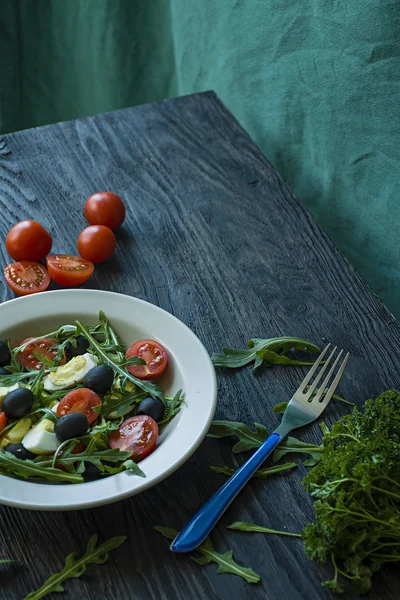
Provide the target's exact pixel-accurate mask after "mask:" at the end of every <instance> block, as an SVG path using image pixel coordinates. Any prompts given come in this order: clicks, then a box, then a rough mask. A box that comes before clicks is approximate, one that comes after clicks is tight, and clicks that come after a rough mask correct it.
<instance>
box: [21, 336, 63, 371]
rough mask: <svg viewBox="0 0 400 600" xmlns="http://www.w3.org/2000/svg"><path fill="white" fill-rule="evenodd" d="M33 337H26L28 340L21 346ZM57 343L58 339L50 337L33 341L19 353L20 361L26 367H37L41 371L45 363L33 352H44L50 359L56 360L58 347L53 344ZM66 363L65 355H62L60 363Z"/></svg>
mask: <svg viewBox="0 0 400 600" xmlns="http://www.w3.org/2000/svg"><path fill="white" fill-rule="evenodd" d="M31 339H32V338H26V340H24V341H23V342H21V343H20V346H22V345H23V344H26V342H29V340H31ZM56 345H57V342H56V340H53V339H52V338H48V337H46V338H42V339H41V340H36V341H34V342H31V343H30V344H28V345H27V346H26V347H25V350H22V351H21V352H19V353H18V358H19V362H20V363H21V365H22V366H23V367H24V368H25V369H37V370H38V371H40V369H41V368H42V367H43V365H42V363H41V362H40V360H39V359H38V358H36V356H35V355H34V354H33V353H34V352H35V353H36V354H42V355H43V356H44V357H45V358H47V359H48V360H54V359H55V357H56V355H57V349H56V348H52V346H56ZM64 363H65V355H64V356H63V357H62V359H61V362H60V365H63V364H64Z"/></svg>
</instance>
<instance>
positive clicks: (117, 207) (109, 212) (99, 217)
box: [84, 192, 125, 231]
mask: <svg viewBox="0 0 400 600" xmlns="http://www.w3.org/2000/svg"><path fill="white" fill-rule="evenodd" d="M84 212H85V217H86V219H87V221H88V223H90V225H105V226H106V227H109V228H110V229H112V230H113V231H114V230H115V229H118V227H121V225H122V223H123V222H124V219H125V205H124V203H123V202H122V200H121V198H120V197H119V196H117V194H113V193H112V192H98V193H97V194H93V196H90V197H89V198H88V199H87V200H86V204H85V208H84Z"/></svg>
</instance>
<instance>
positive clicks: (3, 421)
mask: <svg viewBox="0 0 400 600" xmlns="http://www.w3.org/2000/svg"><path fill="white" fill-rule="evenodd" d="M6 425H7V417H6V415H5V413H3V412H0V431H1V430H2V429H4V427H5V426H6Z"/></svg>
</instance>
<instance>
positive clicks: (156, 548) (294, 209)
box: [0, 92, 400, 600]
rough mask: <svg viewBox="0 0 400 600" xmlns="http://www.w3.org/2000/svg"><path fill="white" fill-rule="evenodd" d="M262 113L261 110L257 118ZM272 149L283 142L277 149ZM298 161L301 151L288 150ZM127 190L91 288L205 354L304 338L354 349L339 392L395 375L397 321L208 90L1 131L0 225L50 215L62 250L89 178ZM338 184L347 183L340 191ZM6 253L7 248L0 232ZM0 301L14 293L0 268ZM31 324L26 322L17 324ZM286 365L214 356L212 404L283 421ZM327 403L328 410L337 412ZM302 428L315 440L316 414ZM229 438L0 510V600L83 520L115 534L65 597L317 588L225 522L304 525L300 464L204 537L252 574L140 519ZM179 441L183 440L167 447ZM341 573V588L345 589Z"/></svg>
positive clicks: (212, 459)
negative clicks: (63, 507)
mask: <svg viewBox="0 0 400 600" xmlns="http://www.w3.org/2000/svg"><path fill="white" fill-rule="evenodd" d="M265 118H268V115H266V116H265ZM284 151H285V149H284V148H282V152H284ZM299 160H301V157H299ZM100 190H112V191H114V192H116V193H118V194H120V195H121V196H122V198H123V199H124V200H125V202H126V204H127V209H128V210H127V219H126V222H125V224H124V227H123V228H122V230H121V231H120V233H119V234H118V250H117V252H116V255H115V257H114V258H113V259H111V260H110V261H109V262H108V263H106V264H103V265H101V266H99V267H98V268H97V269H96V272H95V275H94V277H93V278H92V279H91V280H90V281H89V282H88V283H87V287H91V288H98V289H105V290H113V291H117V292H124V293H126V294H131V295H133V296H137V297H139V298H143V299H145V300H148V301H150V302H152V303H154V304H157V305H158V306H161V307H162V308H164V309H166V310H168V311H170V312H171V313H172V314H174V315H175V316H177V317H178V318H179V319H181V320H182V321H183V322H184V323H186V324H187V325H188V326H189V327H190V328H191V329H192V330H193V331H194V332H195V333H196V334H197V335H198V337H199V338H200V339H201V341H202V342H203V343H204V344H205V346H206V348H207V349H208V350H209V352H210V353H211V352H212V351H216V350H219V349H220V348H221V347H222V346H223V345H228V346H231V347H237V348H239V347H244V346H245V344H246V342H247V340H248V339H249V338H252V337H274V336H279V335H295V336H304V337H307V338H309V339H312V340H313V341H315V342H316V343H318V344H322V343H323V342H324V340H330V341H332V342H333V343H335V344H338V345H340V346H342V347H344V348H345V349H346V350H348V351H350V352H351V360H350V362H349V366H348V368H347V371H346V373H345V375H344V377H343V380H342V384H341V386H340V390H341V394H342V395H343V396H345V397H346V398H348V399H350V400H353V401H354V402H356V403H357V404H358V405H362V404H363V402H364V401H365V400H366V399H367V398H369V397H374V396H376V395H377V394H379V393H380V392H382V391H384V390H386V389H389V388H395V387H397V386H399V384H400V369H399V361H398V349H399V347H400V328H399V325H398V324H397V322H396V321H395V319H394V317H393V316H392V315H391V314H390V313H389V312H388V310H387V309H386V308H385V307H384V306H383V305H382V304H381V303H380V302H379V301H378V300H377V299H376V298H375V297H374V295H373V294H372V293H371V291H370V290H369V289H368V287H367V286H366V285H365V284H364V283H363V282H362V281H361V280H360V278H359V277H358V276H357V274H356V273H355V272H354V271H353V270H352V268H351V267H350V265H349V264H348V263H347V261H346V260H345V259H344V258H343V257H342V256H341V255H340V254H339V253H338V252H337V251H336V250H335V248H334V246H333V244H332V242H331V241H330V240H329V239H328V238H327V236H326V235H325V234H324V233H323V232H322V231H321V229H320V228H319V227H318V226H317V225H316V223H315V222H314V220H313V219H312V217H311V216H310V215H309V213H308V212H307V211H306V210H305V209H304V207H303V206H302V205H301V204H300V203H299V202H298V201H297V200H296V198H294V197H293V195H292V193H291V192H290V190H289V189H288V187H287V186H286V185H285V184H284V183H283V182H282V179H281V177H280V176H279V174H278V173H277V172H276V171H275V170H274V168H273V167H272V166H271V165H270V163H269V162H268V160H267V159H266V158H265V157H264V156H263V154H262V153H261V152H260V150H259V149H258V148H257V146H256V145H255V144H254V143H253V142H252V141H251V139H250V138H249V137H248V135H247V134H246V132H245V131H244V130H243V129H242V128H241V127H240V125H239V124H238V123H237V122H236V121H235V119H234V118H233V116H232V115H231V114H230V113H229V111H228V110H227V109H226V108H225V107H224V106H223V104H222V103H221V102H220V101H219V99H218V98H217V97H216V96H215V94H214V93H211V92H210V93H205V94H199V95H193V96H189V97H183V98H178V99H174V100H168V101H165V102H162V103H160V104H154V105H146V106H141V107H136V108H128V109H124V110H120V111H117V112H113V113H108V114H103V115H98V116H95V117H93V118H89V119H83V120H77V121H70V122H67V123H59V124H56V125H50V126H47V127H40V128H38V129H32V130H29V131H22V132H18V133H14V134H11V135H7V136H4V137H3V138H1V139H0V204H1V209H0V239H1V240H4V238H5V235H6V233H7V231H8V230H9V228H10V227H11V226H12V225H13V224H14V223H15V222H16V221H17V220H20V219H23V218H33V219H37V220H39V221H40V222H41V223H42V224H43V225H44V226H45V227H46V228H48V229H49V231H50V232H51V234H52V235H53V239H54V247H53V249H54V250H55V251H56V252H65V253H72V254H74V253H76V238H77V235H78V233H79V231H80V230H81V229H82V228H83V227H84V226H85V221H84V218H83V214H82V207H83V204H84V202H85V200H86V198H87V197H88V196H89V195H90V194H91V193H94V192H95V191H100ZM349 193H351V190H349ZM1 251H2V263H3V264H4V265H5V264H6V263H7V262H9V258H8V256H7V254H6V251H5V247H4V243H3V242H2V244H1ZM1 282H2V283H1V286H2V287H1V288H0V290H1V300H8V299H10V298H11V297H12V293H11V292H10V290H9V289H8V288H7V287H6V285H5V283H4V282H3V280H2V279H1ZM28 333H29V332H27V334H28ZM303 375H304V370H301V369H297V368H293V367H274V368H271V369H265V370H264V371H262V372H260V374H259V375H256V376H255V375H254V374H253V373H252V372H251V370H249V369H246V368H245V369H243V370H241V371H236V372H227V371H223V370H219V371H218V383H219V385H218V409H217V417H218V418H224V419H230V420H238V421H245V422H247V423H249V424H250V423H252V422H254V421H256V422H261V423H264V424H265V425H266V426H267V427H268V428H269V429H272V428H274V427H275V426H277V425H278V423H279V416H278V415H275V414H274V413H273V412H272V411H271V407H272V406H273V405H274V404H276V403H278V402H281V401H283V400H287V399H288V398H289V395H290V394H291V392H292V391H293V390H294V389H295V388H296V386H297V384H298V382H299V380H300V379H301V378H302V377H303ZM347 408H348V407H346V406H345V405H341V404H340V403H332V405H331V406H330V408H329V409H328V411H327V413H326V414H325V415H324V420H325V421H326V422H327V423H330V422H331V421H332V420H333V419H335V418H338V417H339V416H340V415H342V414H344V413H345V412H346V411H347ZM298 437H300V438H301V439H303V440H306V441H311V442H316V443H318V442H319V440H320V437H321V436H320V431H319V426H318V424H313V425H312V426H310V427H308V428H306V429H305V430H304V431H302V432H301V433H300V434H299V436H298ZM230 448H231V443H230V442H229V441H228V440H215V439H206V440H205V441H204V442H203V444H202V445H201V447H200V449H199V450H198V451H197V452H196V453H195V455H194V456H193V457H192V458H191V459H190V460H189V461H188V462H187V463H186V464H185V465H184V466H183V467H182V468H180V469H179V470H178V471H177V472H176V473H175V474H173V475H172V476H170V477H169V478H168V479H167V480H165V481H164V482H162V483H161V484H159V485H157V486H156V487H154V488H152V489H150V490H148V491H146V492H145V493H143V494H141V495H139V496H136V497H133V498H132V499H130V500H125V501H123V502H119V503H118V504H112V505H109V506H104V507H101V508H96V509H92V510H85V511H76V512H64V513H62V512H56V513H44V512H29V511H22V510H17V509H11V508H9V507H6V506H4V507H2V508H1V509H0V558H2V557H3V556H7V557H9V558H14V559H15V560H16V563H15V564H14V565H13V566H11V567H2V568H1V572H0V578H1V579H0V598H2V599H5V600H22V598H24V596H25V595H26V594H27V593H29V592H31V591H32V590H34V589H37V588H38V587H40V586H41V584H42V583H43V582H44V581H45V580H46V579H47V577H49V576H50V575H51V574H53V573H55V572H56V571H58V570H60V569H61V568H62V566H63V564H64V559H65V557H66V556H67V554H69V553H70V552H72V551H75V552H77V553H78V554H79V553H82V552H83V550H84V548H85V545H86V543H87V540H88V538H89V537H90V535H92V534H94V533H98V534H99V538H100V540H101V541H104V540H106V539H107V538H109V537H111V536H114V535H128V541H127V542H126V543H125V544H124V545H123V546H122V547H121V548H120V549H119V550H117V551H115V552H113V553H112V555H111V557H110V560H109V562H108V563H106V564H105V565H92V566H90V567H89V568H88V570H87V572H86V573H85V575H84V576H83V577H81V578H80V579H74V580H71V581H68V582H67V583H66V586H65V592H64V594H63V595H61V594H54V595H53V596H51V598H54V599H57V598H63V599H64V598H65V599H66V600H69V599H71V600H76V599H78V598H79V600H99V599H101V598H106V599H107V600H124V599H132V600H147V599H157V600H189V599H195V600H202V599H204V600H206V599H207V600H212V599H219V600H236V599H240V600H242V599H243V600H246V599H250V598H253V599H258V598H259V599H264V600H265V599H267V600H286V599H290V600H300V599H302V600H314V599H319V598H321V599H327V598H331V597H332V595H331V594H330V592H328V591H327V590H325V589H324V588H322V587H320V581H321V579H326V578H327V577H330V576H331V569H330V568H329V567H327V568H321V567H317V566H316V565H315V564H313V563H312V562H311V561H309V560H308V558H307V557H306V556H305V554H304V551H303V547H302V542H301V541H300V540H296V539H290V538H281V537H278V536H265V535H263V534H245V533H239V532H234V531H229V530H227V529H226V525H228V524H229V523H231V522H233V521H236V520H246V521H253V522H256V523H258V524H262V525H265V526H267V527H271V528H276V529H281V528H283V527H285V526H286V527H287V528H288V530H292V531H301V530H302V528H303V527H304V525H305V524H306V523H307V522H308V521H309V520H310V519H312V516H313V510H312V502H311V500H310V497H309V496H308V495H307V494H306V493H305V492H304V491H303V488H302V478H303V476H304V474H305V472H306V469H305V467H304V466H303V465H302V464H301V461H299V465H300V466H299V468H298V469H297V470H296V472H293V473H291V474H288V475H284V476H276V477H275V478H273V479H270V480H269V481H260V480H258V481H257V480H254V481H252V482H250V484H249V485H248V486H247V488H246V489H245V490H244V492H243V493H242V494H241V495H240V497H239V498H238V499H237V501H236V502H235V503H234V504H233V505H232V506H231V507H230V509H229V510H228V512H227V513H226V514H225V516H224V517H223V519H222V520H221V522H220V523H219V525H218V527H217V528H216V530H215V531H214V533H213V535H212V539H213V541H214V544H215V546H216V548H217V549H218V550H219V551H221V552H225V551H226V550H227V549H232V550H233V551H234V556H235V558H236V560H237V561H238V562H240V563H242V564H244V565H246V566H250V567H251V568H253V569H254V570H255V571H256V572H257V573H259V574H260V575H261V583H260V584H258V585H250V584H247V583H246V582H244V581H243V580H242V579H239V578H238V577H235V576H232V575H217V573H216V566H215V565H208V566H205V567H201V566H199V565H197V564H195V563H194V562H193V561H192V560H190V558H189V557H188V556H184V555H174V554H172V553H171V552H170V551H169V549H168V543H167V541H166V540H165V539H164V538H162V537H161V536H160V535H159V534H158V533H156V532H155V531H154V529H153V526H154V525H165V526H169V527H175V528H179V527H180V526H182V525H183V524H184V523H185V522H186V520H187V519H188V518H189V517H190V516H191V515H192V514H193V512H194V511H195V510H196V509H197V508H198V507H199V506H200V504H201V503H203V502H204V501H205V500H206V499H207V498H208V497H209V496H210V495H211V494H212V493H213V492H214V491H215V490H216V489H217V488H218V487H219V486H220V485H221V484H222V483H223V482H224V481H225V477H224V476H223V475H219V474H216V473H214V472H212V471H211V470H210V465H220V466H221V465H224V464H228V465H234V464H235V461H237V460H238V458H237V457H236V458H235V457H233V456H232V453H231V451H230ZM177 450H178V451H179V449H177ZM395 570H396V569H395V568H393V569H390V568H388V569H385V571H384V573H382V574H380V575H378V576H377V577H376V578H375V585H374V590H373V592H372V593H371V594H370V596H369V597H370V598H371V599H373V600H378V599H382V598H385V600H394V599H395V598H397V599H398V598H399V591H398V590H399V577H398V576H397V575H396V573H395ZM356 597H357V596H356V594H355V593H354V592H353V591H352V590H351V589H350V588H349V590H348V593H347V594H346V595H345V596H344V598H356Z"/></svg>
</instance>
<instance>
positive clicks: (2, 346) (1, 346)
mask: <svg viewBox="0 0 400 600" xmlns="http://www.w3.org/2000/svg"><path fill="white" fill-rule="evenodd" d="M10 361H11V352H10V348H9V347H8V345H7V344H6V343H5V341H4V340H0V367H4V365H8V364H10Z"/></svg>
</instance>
